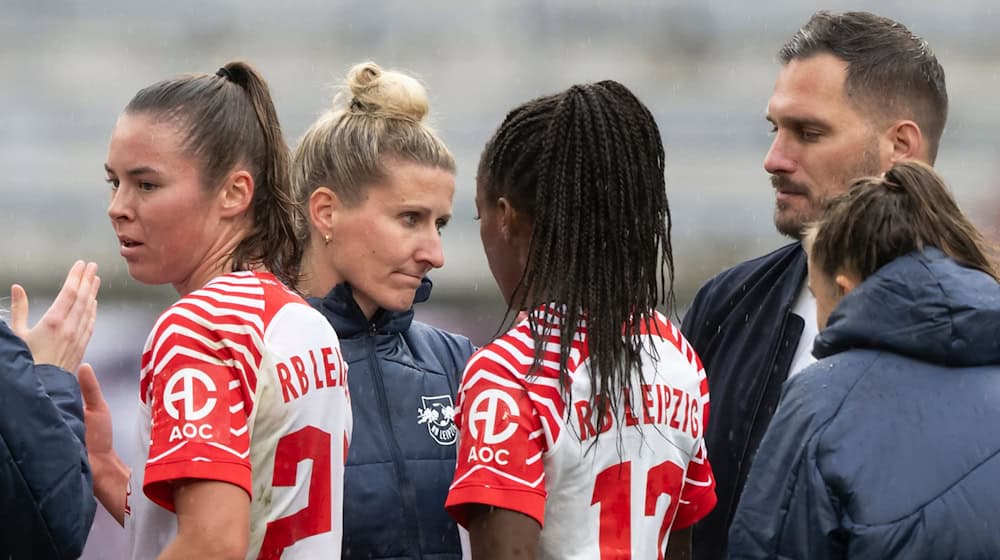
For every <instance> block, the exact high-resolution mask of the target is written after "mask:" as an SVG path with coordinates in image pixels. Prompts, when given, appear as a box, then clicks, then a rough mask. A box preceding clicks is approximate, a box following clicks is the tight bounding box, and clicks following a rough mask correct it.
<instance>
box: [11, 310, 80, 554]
mask: <svg viewBox="0 0 1000 560" xmlns="http://www.w3.org/2000/svg"><path fill="white" fill-rule="evenodd" d="M96 508H97V502H96V501H95V500H94V487H93V480H92V478H91V473H90V465H89V463H88V462H87V449H86V447H85V445H84V429H83V402H82V400H81V397H80V386H79V385H78V384H77V382H76V378H75V377H73V375H71V374H70V373H68V372H66V371H65V370H62V369H60V368H57V367H56V366H52V365H35V362H34V360H33V359H32V357H31V351H30V350H28V347H27V345H25V344H24V342H23V341H22V340H21V339H20V338H18V337H17V336H16V335H15V334H14V333H13V332H12V331H11V330H10V327H8V326H7V324H6V323H4V322H3V321H0V558H3V559H7V558H18V559H20V558H24V559H29V558H30V559H40V560H41V559H47V558H77V557H79V556H80V555H81V554H83V545H84V544H85V543H86V542H87V534H88V533H89V532H90V524H91V522H93V520H94V511H95V509H96Z"/></svg>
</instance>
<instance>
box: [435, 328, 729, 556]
mask: <svg viewBox="0 0 1000 560" xmlns="http://www.w3.org/2000/svg"><path fill="white" fill-rule="evenodd" d="M535 313H536V316H537V317H538V319H539V321H542V322H546V321H547V322H549V323H550V324H551V325H552V332H551V335H550V338H549V340H548V344H547V346H546V353H545V356H544V358H545V360H544V361H543V363H542V367H541V369H540V370H538V371H537V372H535V373H534V374H533V375H531V376H528V375H527V373H528V371H529V369H530V367H531V364H532V359H533V355H534V340H533V337H532V333H531V331H530V329H529V327H528V321H527V319H525V320H524V321H522V322H521V323H520V324H518V325H517V326H516V327H514V328H513V329H511V330H510V331H509V332H507V333H506V334H505V335H503V336H502V337H500V338H498V339H497V340H495V341H493V342H492V343H490V344H489V345H487V346H485V347H484V348H482V349H481V350H480V351H479V352H477V353H476V354H474V355H473V357H472V358H471V359H470V361H469V364H468V365H467V366H466V370H465V374H464V377H463V380H462V386H461V389H460V391H459V404H458V406H459V409H460V411H459V413H458V415H457V416H456V418H455V422H456V424H458V425H459V429H460V434H461V435H460V439H459V449H458V467H457V469H456V471H455V479H454V482H453V483H452V486H451V490H450V492H449V494H448V500H447V503H446V507H447V508H448V510H449V512H450V513H451V514H452V515H453V516H454V517H455V518H456V519H457V520H458V521H459V523H461V524H463V525H464V524H465V515H464V512H465V508H464V506H465V505H467V504H486V505H491V506H496V507H501V508H505V509H510V510H514V511H518V512H520V513H523V514H525V515H528V516H530V517H532V518H534V519H535V520H537V521H538V523H539V524H540V525H542V532H541V542H540V549H541V550H540V552H541V557H542V558H560V559H596V558H601V559H603V560H608V559H626V558H636V559H658V558H659V559H662V558H663V551H664V549H665V546H666V542H667V537H668V535H669V532H670V529H671V527H675V528H685V527H688V526H690V525H692V524H693V523H694V522H696V521H698V520H699V519H701V518H702V517H704V516H705V515H706V514H707V513H708V512H709V511H711V509H712V507H713V506H714V505H715V480H714V478H713V476H712V469H711V466H710V465H709V463H708V458H707V457H706V454H705V444H704V440H703V435H702V432H703V427H704V426H705V425H706V422H707V420H708V383H707V380H706V378H705V371H704V369H703V368H702V366H701V363H700V361H699V359H698V357H697V356H696V355H695V353H694V350H693V349H692V348H691V347H690V346H689V345H688V344H687V342H686V341H685V340H684V338H683V337H682V335H681V334H680V331H679V330H678V329H677V328H676V327H675V326H674V325H672V324H671V323H670V322H669V321H667V319H666V318H664V317H663V316H662V315H660V314H657V315H656V316H655V319H654V320H653V321H651V323H650V325H648V326H645V327H644V328H641V329H640V331H641V332H643V333H644V334H650V335H651V336H650V337H643V341H644V342H643V344H644V351H643V358H642V360H643V363H642V372H641V376H640V372H638V371H637V372H635V374H634V376H633V377H632V390H631V392H630V393H629V394H623V395H620V396H619V397H618V400H617V410H618V415H617V416H618V417H617V418H611V413H610V412H608V414H607V416H606V421H604V422H601V423H600V424H598V423H597V422H595V421H594V420H593V414H592V407H591V404H590V394H591V390H590V389H591V382H590V375H589V362H590V360H589V354H588V346H587V329H586V324H585V322H584V323H582V324H581V325H580V327H579V328H578V329H577V332H576V333H575V337H574V342H573V348H572V350H571V353H570V358H569V381H570V386H569V391H568V397H569V402H565V401H564V400H563V397H562V396H561V394H560V387H559V363H558V356H559V348H560V346H559V327H560V325H559V321H560V317H559V315H558V313H557V312H555V311H554V310H552V309H548V310H539V311H536V312H535ZM598 425H600V426H601V430H602V433H601V434H600V437H599V438H597V437H595V436H597V429H596V427H597V426H598Z"/></svg>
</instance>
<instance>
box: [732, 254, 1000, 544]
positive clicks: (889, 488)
mask: <svg viewBox="0 0 1000 560" xmlns="http://www.w3.org/2000/svg"><path fill="white" fill-rule="evenodd" d="M813 354H814V355H816V357H818V358H820V361H819V362H817V363H815V364H813V365H812V366H810V367H808V368H806V369H805V370H803V371H802V372H800V373H799V374H798V375H796V376H795V377H793V378H792V379H791V380H789V381H788V383H787V384H786V387H785V392H784V395H783V397H782V400H781V404H780V406H779V407H778V411H777V413H776V414H775V416H774V419H773V421H772V422H771V427H770V428H769V429H768V432H767V434H766V435H765V437H764V441H763V442H762V443H761V446H760V450H759V451H758V453H757V459H756V460H755V461H754V464H753V468H752V469H751V470H750V478H749V480H748V482H747V486H746V491H745V492H744V493H743V499H742V500H741V501H740V505H739V509H738V510H737V513H736V519H735V520H734V522H733V527H732V530H731V532H730V539H729V546H730V555H731V557H732V558H810V559H817V560H822V559H824V558H871V559H883V558H907V559H910V558H918V559H919V558H929V559H937V558H969V559H972V558H1000V429H997V426H1000V284H998V283H997V282H996V281H995V280H994V279H992V278H991V277H990V276H988V275H987V274H985V273H983V272H980V271H977V270H973V269H969V268H963V267H961V266H959V265H958V264H957V263H956V262H955V261H953V260H951V259H950V258H948V257H946V256H945V255H944V254H943V253H942V252H941V251H938V250H937V249H934V248H927V249H926V250H925V251H924V252H923V253H920V252H916V253H911V254H910V255H907V256H904V257H900V258H898V259H896V260H895V261H893V262H891V263H889V264H888V265H886V266H884V267H882V268H881V269H880V270H879V271H878V272H876V273H875V274H874V275H872V276H871V277H869V278H868V279H866V280H865V281H864V282H863V283H861V284H860V285H859V286H858V287H857V288H856V289H855V290H853V291H852V292H851V293H849V294H848V295H847V296H845V297H844V299H843V300H841V302H840V304H839V305H838V306H837V307H836V309H835V310H834V311H833V313H832V314H831V315H830V320H829V322H828V326H827V328H826V329H824V330H823V331H821V332H820V334H819V336H817V337H816V343H815V345H814V347H813Z"/></svg>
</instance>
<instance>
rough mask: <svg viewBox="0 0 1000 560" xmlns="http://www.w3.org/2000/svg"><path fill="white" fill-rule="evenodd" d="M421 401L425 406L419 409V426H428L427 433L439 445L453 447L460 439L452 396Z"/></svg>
mask: <svg viewBox="0 0 1000 560" xmlns="http://www.w3.org/2000/svg"><path fill="white" fill-rule="evenodd" d="M420 401H421V402H422V403H423V405H424V406H423V407H422V408H418V409H417V424H427V432H428V433H430V435H431V438H433V439H434V441H436V442H438V444H439V445H453V444H454V443H455V440H457V439H458V428H456V427H455V404H454V403H453V402H452V400H451V395H438V396H435V397H420Z"/></svg>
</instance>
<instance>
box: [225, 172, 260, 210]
mask: <svg viewBox="0 0 1000 560" xmlns="http://www.w3.org/2000/svg"><path fill="white" fill-rule="evenodd" d="M253 189H254V184H253V175H251V174H250V172H249V171H246V170H243V169H240V170H237V171H234V172H232V173H231V174H230V175H229V177H227V178H226V181H225V182H224V183H223V184H222V188H221V189H219V201H220V203H221V205H222V215H223V216H225V217H227V218H232V217H235V216H239V215H242V214H244V213H245V212H246V211H247V210H248V209H249V208H250V205H251V204H252V203H253Z"/></svg>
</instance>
